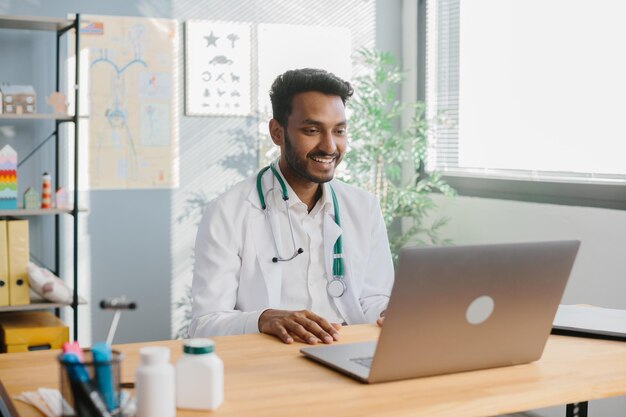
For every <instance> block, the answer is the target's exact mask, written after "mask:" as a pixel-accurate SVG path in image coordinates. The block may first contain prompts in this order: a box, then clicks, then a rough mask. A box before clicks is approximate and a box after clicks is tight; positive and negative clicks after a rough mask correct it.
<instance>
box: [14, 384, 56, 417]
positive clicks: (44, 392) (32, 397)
mask: <svg viewBox="0 0 626 417" xmlns="http://www.w3.org/2000/svg"><path fill="white" fill-rule="evenodd" d="M15 399H16V400H19V401H22V402H24V403H26V404H30V405H32V406H33V407H35V408H36V409H38V410H39V411H41V412H42V413H43V414H44V415H45V416H46V417H59V416H60V415H61V393H60V392H59V390H57V389H52V388H38V389H37V391H24V392H23V393H21V394H20V395H18V396H17V397H15Z"/></svg>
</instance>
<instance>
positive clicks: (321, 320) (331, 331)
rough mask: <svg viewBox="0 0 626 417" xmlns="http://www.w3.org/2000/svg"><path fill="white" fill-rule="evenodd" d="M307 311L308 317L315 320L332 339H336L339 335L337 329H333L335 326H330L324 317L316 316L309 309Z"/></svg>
mask: <svg viewBox="0 0 626 417" xmlns="http://www.w3.org/2000/svg"><path fill="white" fill-rule="evenodd" d="M307 313H308V314H307V316H308V318H309V319H311V320H313V321H315V322H316V323H317V324H318V325H319V326H320V327H321V328H322V329H323V330H324V331H325V332H326V333H328V334H329V335H330V336H331V337H332V338H333V339H335V340H337V338H338V337H339V334H338V333H337V330H339V329H335V327H334V326H332V325H331V324H330V323H329V322H328V320H326V319H325V318H323V317H321V316H318V315H317V314H315V313H313V312H311V311H307Z"/></svg>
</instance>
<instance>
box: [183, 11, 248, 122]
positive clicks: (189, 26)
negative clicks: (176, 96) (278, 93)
mask: <svg viewBox="0 0 626 417" xmlns="http://www.w3.org/2000/svg"><path fill="white" fill-rule="evenodd" d="M250 44H251V41H250V25H249V24H245V23H226V22H213V21H208V20H188V21H187V22H185V114H186V115H187V116H247V115H249V114H250V110H251V103H250V102H251V98H250V84H251V81H250V79H251V75H250V72H251V68H250V62H251V58H250V56H251V50H250Z"/></svg>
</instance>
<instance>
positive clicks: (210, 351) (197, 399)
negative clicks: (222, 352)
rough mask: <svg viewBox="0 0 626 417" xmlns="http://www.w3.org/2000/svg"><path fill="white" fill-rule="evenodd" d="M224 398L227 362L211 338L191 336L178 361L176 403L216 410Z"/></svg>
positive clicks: (181, 406)
mask: <svg viewBox="0 0 626 417" xmlns="http://www.w3.org/2000/svg"><path fill="white" fill-rule="evenodd" d="M223 401H224V362H222V360H221V359H220V358H219V357H218V356H217V354H216V353H215V343H214V342H213V341H212V340H210V339H188V340H185V341H184V342H183V355H182V356H181V357H180V358H179V359H178V361H176V407H177V408H185V409H189V410H215V409H216V408H217V407H219V406H220V405H221V404H222V402H223Z"/></svg>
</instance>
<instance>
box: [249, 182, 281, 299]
mask: <svg viewBox="0 0 626 417" xmlns="http://www.w3.org/2000/svg"><path fill="white" fill-rule="evenodd" d="M272 178H273V177H272V175H271V174H270V173H267V172H266V173H265V175H263V180H262V183H263V191H264V192H267V190H269V189H270V188H271V187H272V184H273V180H272ZM248 200H249V201H250V203H251V204H252V205H253V206H254V207H256V208H257V209H258V211H257V210H255V211H254V213H253V215H251V216H250V225H249V227H250V232H251V234H252V238H253V240H254V246H255V250H256V254H257V264H258V265H259V268H260V271H261V275H262V279H263V282H264V283H265V289H266V291H267V294H266V296H267V304H268V307H271V308H277V307H278V306H279V305H280V299H281V295H282V294H281V292H282V265H281V264H280V262H277V263H274V262H272V258H273V257H274V256H276V253H275V252H276V249H275V247H274V242H273V241H272V231H271V230H270V225H269V223H268V220H267V217H266V215H265V212H264V211H263V210H262V209H261V203H260V201H259V194H258V192H257V189H256V184H255V186H254V187H253V189H252V190H251V191H250V194H249V195H248ZM270 204H271V202H270ZM271 217H272V216H270V218H271ZM274 230H278V229H276V228H274ZM277 238H280V237H277ZM279 244H280V242H279Z"/></svg>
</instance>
